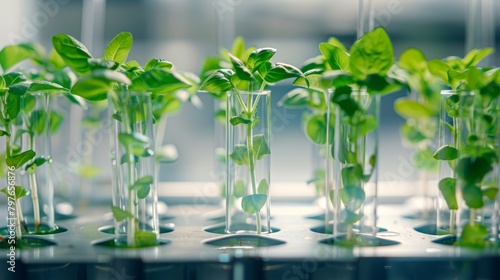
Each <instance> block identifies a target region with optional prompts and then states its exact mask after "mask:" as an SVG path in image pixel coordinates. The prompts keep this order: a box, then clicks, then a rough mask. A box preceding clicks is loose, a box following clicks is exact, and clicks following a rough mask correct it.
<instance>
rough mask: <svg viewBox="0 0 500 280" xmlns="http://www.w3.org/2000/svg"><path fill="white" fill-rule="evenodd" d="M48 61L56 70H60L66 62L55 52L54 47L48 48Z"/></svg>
mask: <svg viewBox="0 0 500 280" xmlns="http://www.w3.org/2000/svg"><path fill="white" fill-rule="evenodd" d="M49 62H50V64H51V65H52V66H53V67H54V69H56V70H62V69H63V68H64V67H66V66H67V65H66V62H64V60H63V59H62V57H61V56H60V55H59V54H58V53H57V51H56V50H55V49H52V50H50V53H49Z"/></svg>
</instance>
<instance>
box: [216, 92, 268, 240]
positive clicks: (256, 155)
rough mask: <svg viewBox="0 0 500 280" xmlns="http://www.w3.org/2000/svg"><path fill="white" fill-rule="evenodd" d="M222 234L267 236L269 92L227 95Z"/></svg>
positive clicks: (230, 93) (231, 93) (232, 93)
mask: <svg viewBox="0 0 500 280" xmlns="http://www.w3.org/2000/svg"><path fill="white" fill-rule="evenodd" d="M226 106H227V107H226V112H227V114H226V119H227V124H226V129H227V133H226V137H227V139H226V155H227V157H226V158H227V164H226V168H227V178H226V230H225V231H226V233H256V234H262V233H270V232H271V227H270V219H269V218H270V191H269V189H270V154H271V150H270V136H271V126H270V117H271V92H270V91H255V92H243V91H238V92H229V93H228V96H227V103H226Z"/></svg>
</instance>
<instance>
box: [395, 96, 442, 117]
mask: <svg viewBox="0 0 500 280" xmlns="http://www.w3.org/2000/svg"><path fill="white" fill-rule="evenodd" d="M394 110H395V111H396V113H398V114H399V115H400V116H402V117H404V118H407V119H408V118H414V119H426V118H429V117H432V116H434V115H435V114H434V112H433V111H432V110H430V109H429V108H427V107H426V106H424V105H422V104H420V103H418V102H417V101H415V100H411V99H406V98H399V99H397V100H396V101H395V102H394Z"/></svg>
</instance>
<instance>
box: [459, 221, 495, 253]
mask: <svg viewBox="0 0 500 280" xmlns="http://www.w3.org/2000/svg"><path fill="white" fill-rule="evenodd" d="M488 234H489V231H488V228H487V227H486V226H485V225H482V224H479V223H475V224H474V225H471V224H469V223H467V224H466V225H465V226H464V227H463V229H462V234H461V235H460V237H459V238H458V242H457V243H458V245H460V246H463V247H471V248H484V247H485V246H486V239H487V237H488Z"/></svg>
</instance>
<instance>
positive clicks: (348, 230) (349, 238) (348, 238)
mask: <svg viewBox="0 0 500 280" xmlns="http://www.w3.org/2000/svg"><path fill="white" fill-rule="evenodd" d="M352 228H353V226H352V224H347V225H346V236H345V239H346V241H352V240H354V232H353V231H352Z"/></svg>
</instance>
